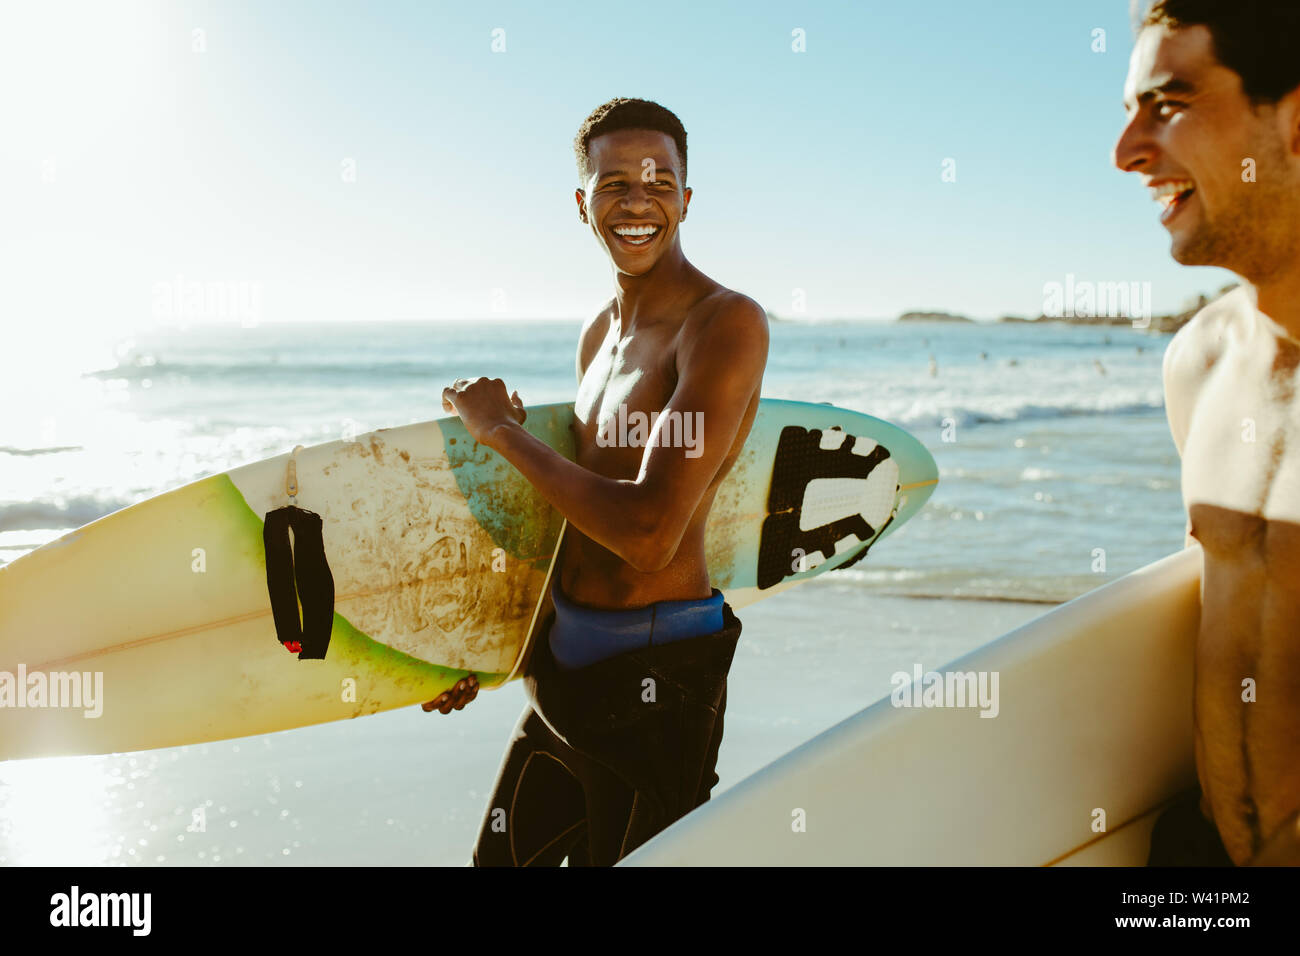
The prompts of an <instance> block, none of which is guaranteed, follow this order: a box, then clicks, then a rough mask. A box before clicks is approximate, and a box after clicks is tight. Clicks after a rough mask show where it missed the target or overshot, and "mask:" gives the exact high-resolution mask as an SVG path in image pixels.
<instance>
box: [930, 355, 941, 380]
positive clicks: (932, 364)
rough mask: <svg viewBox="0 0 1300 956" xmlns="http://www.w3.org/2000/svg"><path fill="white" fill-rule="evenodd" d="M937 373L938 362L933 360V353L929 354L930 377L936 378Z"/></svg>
mask: <svg viewBox="0 0 1300 956" xmlns="http://www.w3.org/2000/svg"><path fill="white" fill-rule="evenodd" d="M938 375H939V363H938V362H936V361H935V360H934V355H933V354H931V356H930V377H931V378H937V377H938Z"/></svg>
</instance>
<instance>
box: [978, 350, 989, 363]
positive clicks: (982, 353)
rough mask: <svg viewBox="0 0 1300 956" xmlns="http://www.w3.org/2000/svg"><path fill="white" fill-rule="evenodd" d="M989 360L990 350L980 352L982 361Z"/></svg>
mask: <svg viewBox="0 0 1300 956" xmlns="http://www.w3.org/2000/svg"><path fill="white" fill-rule="evenodd" d="M988 360H989V353H988V352H981V353H980V361H981V362H987V361H988Z"/></svg>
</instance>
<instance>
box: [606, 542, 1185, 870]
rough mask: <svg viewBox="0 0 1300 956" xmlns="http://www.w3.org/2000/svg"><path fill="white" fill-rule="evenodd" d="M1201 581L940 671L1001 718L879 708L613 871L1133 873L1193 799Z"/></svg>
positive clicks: (1088, 602)
mask: <svg viewBox="0 0 1300 956" xmlns="http://www.w3.org/2000/svg"><path fill="white" fill-rule="evenodd" d="M1200 574H1201V549H1200V548H1199V547H1193V548H1190V549H1188V550H1186V551H1182V552H1180V553H1178V554H1174V555H1171V556H1170V557H1167V558H1165V559H1163V560H1161V561H1157V562H1156V563H1154V564H1152V565H1149V566H1148V567H1146V568H1143V569H1141V570H1140V571H1135V572H1133V573H1132V574H1129V575H1127V576H1125V577H1123V578H1121V579H1120V580H1118V581H1115V582H1113V583H1111V584H1108V585H1106V586H1104V587H1101V588H1098V589H1097V590H1096V591H1092V592H1090V593H1088V594H1085V595H1084V596H1082V597H1080V598H1077V599H1076V600H1074V601H1071V602H1069V603H1068V604H1064V605H1062V606H1061V607H1059V608H1056V609H1054V610H1053V611H1051V612H1049V613H1047V614H1045V615H1043V616H1042V617H1040V618H1037V619H1036V620H1033V621H1031V622H1029V623H1028V624H1025V625H1024V626H1022V627H1020V628H1017V629H1016V630H1014V631H1012V632H1010V633H1009V634H1007V635H1005V636H1003V637H1001V638H999V639H998V640H996V641H993V642H992V643H990V644H987V645H985V646H984V647H982V648H980V649H978V650H976V651H974V652H972V653H970V654H968V655H966V656H965V657H963V658H961V659H960V660H958V661H955V662H954V663H952V664H949V665H948V666H947V667H944V668H941V669H940V673H943V672H954V673H968V672H974V673H976V674H977V675H978V673H979V672H987V673H989V674H991V673H993V672H996V673H997V674H998V683H997V688H998V699H997V703H998V707H997V716H996V717H992V718H985V717H981V716H980V710H979V709H978V708H972V707H965V708H956V707H947V708H938V707H911V708H905V707H899V706H894V703H893V702H892V701H891V699H890V698H886V699H884V700H881V701H879V702H877V703H876V704H874V705H872V706H871V707H868V708H867V709H866V710H864V711H862V712H861V713H859V714H856V715H855V716H853V717H850V718H848V719H847V720H845V721H843V722H842V723H840V724H838V725H837V726H835V727H832V728H831V729H830V730H827V731H826V732H825V733H822V734H820V735H819V736H817V737H815V738H813V739H812V740H810V741H809V742H808V743H806V744H804V745H803V746H801V747H798V748H797V749H795V750H794V751H792V752H791V753H789V754H787V755H786V756H784V757H782V758H780V759H779V760H777V761H776V762H774V763H773V764H771V765H769V766H768V767H766V768H764V769H763V770H760V771H759V772H757V773H756V774H754V775H753V776H751V777H749V778H747V779H745V780H743V781H741V782H740V783H739V784H737V785H736V786H734V787H732V788H731V789H729V790H727V791H725V792H724V793H722V794H720V795H719V796H717V797H716V798H715V799H713V800H711V801H710V802H708V803H706V804H704V805H703V806H702V807H700V808H699V809H697V810H695V811H694V812H693V813H691V814H689V815H688V816H686V817H684V818H683V819H682V820H679V821H678V822H677V823H675V824H674V825H673V826H671V827H669V828H668V829H666V830H665V831H664V832H663V833H661V834H660V835H659V836H657V837H656V838H655V839H653V840H651V841H650V842H649V843H647V844H646V845H645V846H643V847H641V848H640V849H638V850H637V851H635V852H634V853H632V854H630V855H629V856H628V857H627V858H626V859H625V860H624V861H623V863H625V864H627V865H629V866H681V865H702V866H709V865H725V866H737V865H759V866H777V865H803V866H808V865H837V866H842V865H882V866H898V865H993V866H1039V865H1091V866H1097V865H1118V866H1123V865H1129V866H1140V865H1143V864H1144V863H1145V862H1146V858H1147V852H1148V850H1149V845H1150V835H1151V828H1152V826H1153V825H1154V823H1155V820H1156V818H1157V816H1158V815H1159V812H1160V811H1161V810H1162V809H1163V807H1164V806H1165V805H1166V804H1167V803H1168V801H1169V800H1170V799H1171V798H1172V797H1173V796H1175V795H1176V794H1178V793H1179V792H1180V791H1182V790H1184V789H1186V788H1188V787H1190V786H1193V785H1194V784H1195V782H1196V776H1195V760H1194V755H1193V736H1192V734H1193V731H1192V666H1193V656H1194V651H1195V645H1196V633H1197V628H1198V626H1199V622H1200ZM986 686H988V687H989V688H991V687H992V683H991V681H990V682H989V683H988V684H987V685H986ZM900 696H901V695H900ZM724 746H725V743H724ZM800 822H802V824H803V827H804V828H803V829H802V830H800V828H799V824H800Z"/></svg>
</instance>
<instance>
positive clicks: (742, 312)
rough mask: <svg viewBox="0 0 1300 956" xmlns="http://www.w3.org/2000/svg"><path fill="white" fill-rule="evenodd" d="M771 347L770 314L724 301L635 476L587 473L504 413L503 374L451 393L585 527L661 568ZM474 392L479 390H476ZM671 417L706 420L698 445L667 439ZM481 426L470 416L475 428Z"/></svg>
mask: <svg viewBox="0 0 1300 956" xmlns="http://www.w3.org/2000/svg"><path fill="white" fill-rule="evenodd" d="M767 346H768V330H767V316H766V314H765V313H764V311H763V309H762V308H761V307H760V306H759V305H758V304H757V303H755V302H753V301H752V300H750V299H746V298H744V297H740V296H736V297H733V298H731V299H730V300H729V301H727V302H726V303H724V304H723V305H721V306H720V307H719V308H718V311H717V312H716V313H715V314H714V315H713V316H712V317H710V318H709V319H708V320H707V321H706V322H705V323H704V325H703V327H702V328H701V329H700V331H699V332H698V334H697V335H695V336H694V337H693V338H692V339H690V340H689V341H685V342H683V343H682V345H681V347H680V350H679V353H678V379H677V387H676V389H675V390H674V391H673V394H672V397H671V398H670V399H669V401H668V404H667V405H665V406H664V409H663V413H662V414H661V415H660V416H659V418H658V420H657V421H656V424H655V428H654V430H653V432H652V434H651V435H650V437H649V440H648V441H647V444H646V449H645V453H644V455H643V456H642V459H641V468H640V471H639V473H638V475H637V477H636V479H635V480H632V481H628V480H625V479H616V478H607V477H605V476H604V475H599V474H596V473H595V472H592V471H588V470H587V469H585V468H583V467H581V466H580V465H577V464H575V463H574V462H571V461H569V460H568V459H566V458H565V457H563V456H562V455H560V454H559V453H557V452H556V451H555V450H554V449H552V448H551V447H550V446H548V445H547V444H545V443H544V442H542V441H540V440H539V439H537V438H534V437H533V436H532V435H530V434H529V433H528V432H527V431H525V430H524V429H523V427H522V426H521V425H520V424H519V422H518V421H517V420H514V419H513V418H510V417H509V416H507V415H505V414H504V413H503V412H502V409H504V408H505V405H504V404H503V403H505V402H508V399H507V398H506V396H505V386H504V384H503V383H501V382H500V381H499V380H492V381H488V380H485V379H480V380H479V381H478V382H475V383H473V384H472V385H470V386H469V387H468V388H467V389H466V390H465V391H464V392H462V393H460V394H455V395H452V396H451V397H452V399H453V400H454V401H455V402H456V406H457V409H458V411H460V412H461V417H462V419H465V418H466V417H467V416H466V414H465V412H466V411H468V412H469V413H470V414H469V415H468V418H469V419H470V420H472V421H473V422H474V426H477V427H478V428H479V433H478V434H476V436H475V437H476V438H477V439H478V440H479V441H481V442H483V443H484V444H486V445H488V447H490V448H492V449H494V450H495V451H497V452H498V453H499V454H501V455H502V456H503V457H505V458H506V460H507V461H509V462H510V463H511V464H512V465H514V466H515V468H517V469H518V470H519V471H520V473H521V474H523V476H524V477H525V478H527V479H528V481H529V483H530V484H532V486H533V487H534V488H536V489H537V490H538V491H539V492H541V494H542V495H543V496H544V497H545V498H546V500H547V501H549V502H550V503H551V504H552V505H554V506H555V507H556V508H557V509H558V510H559V511H560V513H561V514H563V515H564V516H565V517H566V518H567V519H568V520H569V522H570V523H571V524H573V525H574V526H575V527H577V529H578V530H579V531H581V532H582V533H583V534H584V535H586V536H587V537H588V538H590V539H591V540H593V541H595V542H597V543H599V544H601V545H602V546H604V547H606V548H608V549H609V550H610V551H612V552H614V553H615V554H617V555H618V556H619V557H620V558H622V559H623V560H624V561H626V562H627V563H628V564H630V565H631V566H632V567H634V568H636V569H637V570H639V571H645V572H653V571H658V570H660V569H662V568H663V567H665V566H666V565H667V564H668V562H670V561H671V560H672V558H673V556H674V555H675V554H676V553H677V547H678V545H679V544H680V543H681V539H682V535H683V534H684V533H685V531H686V528H687V525H688V524H689V523H690V519H691V516H692V515H693V514H694V513H695V509H696V508H697V506H698V505H699V503H700V499H701V498H702V497H703V496H704V492H705V491H706V490H707V489H708V487H709V484H710V483H711V482H712V481H713V478H714V476H715V475H717V472H718V469H719V467H721V465H722V462H723V460H724V458H725V457H726V455H727V452H728V451H729V450H730V448H731V444H732V442H733V441H734V440H735V437H736V433H737V431H738V430H739V428H740V423H741V421H742V420H743V418H744V415H745V412H746V410H747V408H748V406H749V402H750V399H751V398H752V397H753V395H754V392H755V391H756V390H757V389H758V387H759V385H760V383H761V381H762V377H763V367H764V365H765V364H766V362H767ZM470 389H475V390H477V392H478V394H477V395H474V396H470V395H468V394H467V393H468V392H469V390H470ZM465 405H470V406H472V407H471V408H469V409H466V408H465V407H464V406H465ZM670 422H674V423H675V422H689V423H690V426H691V427H692V428H694V427H695V426H696V424H697V423H698V424H699V425H700V426H702V428H701V430H702V437H701V434H700V433H699V432H698V431H697V433H695V434H694V435H693V436H692V437H693V438H694V440H695V441H696V442H698V448H697V449H691V448H682V447H664V446H660V444H659V442H658V440H657V439H659V438H660V437H661V436H662V435H663V434H664V431H665V427H666V426H667V425H668V424H669V423H670ZM474 426H471V425H470V423H469V422H467V427H469V428H470V430H471V432H474V430H475V427H474ZM674 427H676V426H675V424H674ZM697 450H698V455H696V451H697ZM688 452H690V454H688ZM692 455H695V457H691V456H692Z"/></svg>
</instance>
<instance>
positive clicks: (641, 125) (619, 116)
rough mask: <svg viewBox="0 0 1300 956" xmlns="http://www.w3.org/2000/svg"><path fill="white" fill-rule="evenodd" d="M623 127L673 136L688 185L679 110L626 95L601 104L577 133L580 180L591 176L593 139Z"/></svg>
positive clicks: (575, 143) (683, 183)
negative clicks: (649, 130)
mask: <svg viewBox="0 0 1300 956" xmlns="http://www.w3.org/2000/svg"><path fill="white" fill-rule="evenodd" d="M622 129H651V130H657V131H658V132H660V133H666V134H668V135H669V136H671V137H672V139H673V143H675V144H676V146H677V158H678V159H680V160H681V163H682V168H681V174H682V185H683V186H684V185H686V127H684V126H682V121H681V120H679V119H678V118H677V114H676V113H674V112H673V111H672V110H670V109H665V108H664V107H662V106H660V105H659V104H658V103H655V102H653V101H651V100H638V99H631V98H629V97H626V96H619V97H615V98H614V99H612V100H610V101H609V102H608V103H601V104H600V105H599V106H597V107H596V108H595V109H594V110H592V111H591V115H589V116H588V117H587V118H586V119H585V120H583V121H582V125H581V126H579V127H578V135H577V136H575V137H574V138H573V155H574V157H575V158H576V159H577V161H578V182H580V183H585V182H586V181H587V180H588V179H589V178H590V177H591V141H592V140H593V139H595V138H596V137H597V136H601V135H603V134H605V133H613V132H616V131H618V130H622Z"/></svg>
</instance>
